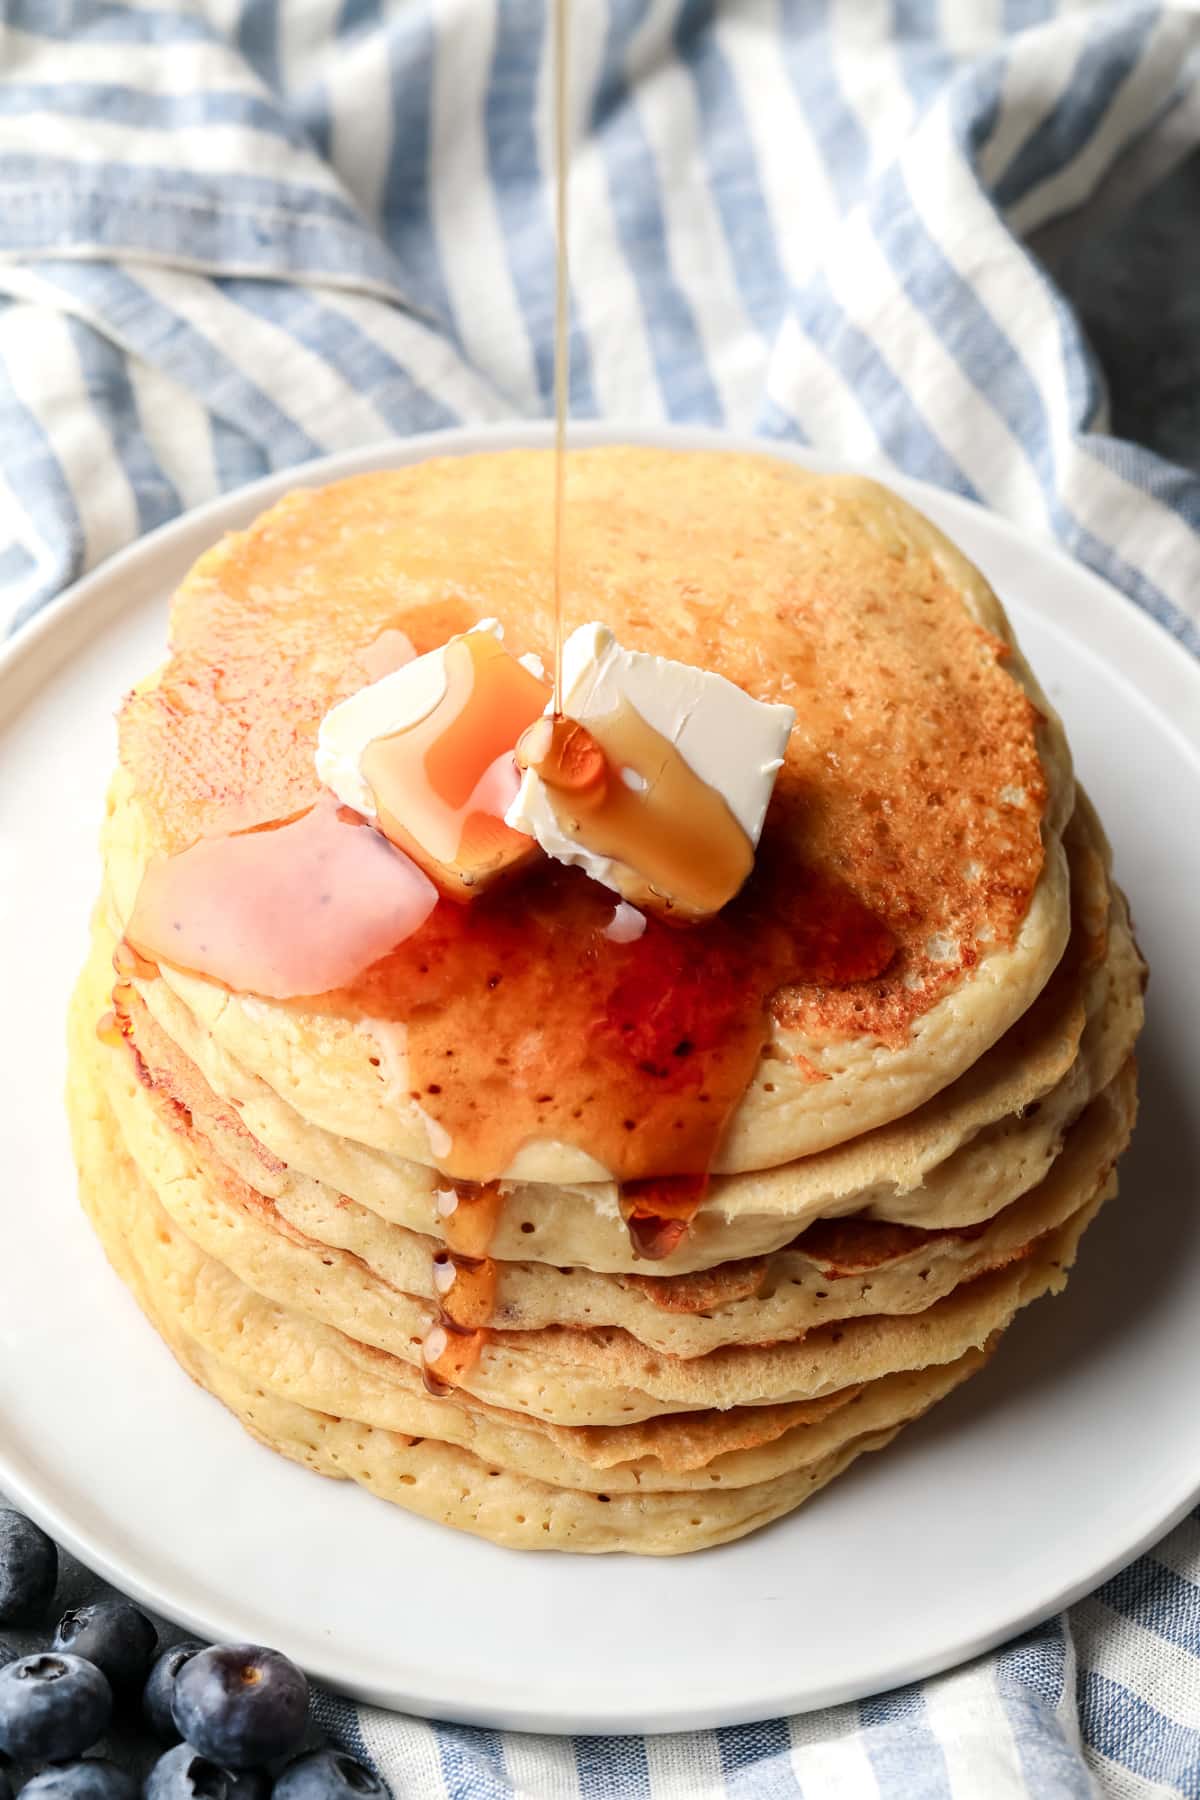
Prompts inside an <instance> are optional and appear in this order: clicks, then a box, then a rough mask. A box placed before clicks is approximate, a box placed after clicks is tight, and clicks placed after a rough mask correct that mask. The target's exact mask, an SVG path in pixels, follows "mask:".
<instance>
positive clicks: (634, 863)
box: [517, 700, 754, 922]
mask: <svg viewBox="0 0 1200 1800" xmlns="http://www.w3.org/2000/svg"><path fill="white" fill-rule="evenodd" d="M517 761H518V762H519V763H520V764H521V765H522V766H523V767H525V768H530V769H533V770H535V771H536V772H537V774H538V775H539V776H540V777H541V780H542V783H543V786H544V787H545V790H546V794H547V796H548V798H549V801H550V805H551V806H552V807H553V809H554V812H555V815H556V817H557V820H558V824H559V827H560V829H561V830H562V832H563V833H564V835H565V836H567V837H573V838H577V839H580V840H582V841H585V842H586V844H587V847H588V849H589V850H591V851H592V852H593V853H594V854H597V855H600V856H604V857H607V858H609V859H610V860H611V862H612V863H613V864H614V865H615V872H614V875H613V877H612V879H613V880H614V882H615V883H616V885H618V886H619V888H620V891H621V893H622V894H623V895H624V897H625V898H626V899H627V900H631V901H632V902H633V903H634V905H635V906H644V907H649V908H650V909H651V910H653V911H657V912H669V913H673V914H674V915H675V917H676V919H677V920H679V921H680V922H684V921H687V920H694V919H706V918H709V917H710V916H711V915H712V914H713V913H717V912H720V910H721V908H722V907H723V906H725V905H727V904H728V902H729V901H730V900H732V899H733V896H734V895H735V894H736V893H737V891H738V889H739V888H740V887H741V886H742V885H743V883H744V882H745V881H746V878H747V877H748V875H749V874H750V871H751V869H752V868H753V867H754V846H753V844H752V843H751V842H750V839H749V838H748V837H747V835H746V833H745V831H743V829H742V827H741V825H740V824H739V822H738V820H737V819H736V818H735V817H734V815H733V813H732V812H731V811H730V809H729V806H728V804H727V802H726V800H725V798H724V796H723V795H722V794H720V793H719V792H718V791H717V789H716V788H714V787H710V786H709V784H708V783H707V782H706V781H702V780H701V778H700V776H699V775H697V774H696V772H695V770H694V769H693V768H692V767H691V765H690V764H689V763H688V762H687V761H686V760H685V758H684V757H683V756H681V755H680V753H679V751H678V749H677V748H676V746H675V745H674V744H673V743H671V741H670V739H669V738H665V737H664V736H663V735H662V733H661V732H659V731H656V730H655V729H654V727H653V726H652V725H650V724H648V723H647V721H646V720H645V719H644V718H643V717H642V715H641V714H640V713H639V712H638V711H637V710H636V708H634V707H633V706H631V705H630V704H629V702H628V701H627V700H623V701H622V702H621V703H620V705H618V706H617V707H615V708H614V709H613V711H612V712H610V713H607V714H606V715H605V716H604V717H602V718H597V719H592V720H590V721H589V723H588V725H587V726H586V727H585V726H583V725H580V724H578V723H577V721H575V720H574V719H568V718H564V717H562V716H561V715H560V716H558V717H556V718H555V719H553V720H550V719H539V720H538V721H537V723H536V724H534V725H531V726H530V727H529V729H528V730H527V731H526V732H525V734H524V736H523V737H522V738H521V740H520V742H519V744H518V745H517ZM668 896H669V898H667V897H668Z"/></svg>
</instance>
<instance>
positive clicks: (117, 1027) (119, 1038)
mask: <svg viewBox="0 0 1200 1800" xmlns="http://www.w3.org/2000/svg"><path fill="white" fill-rule="evenodd" d="M96 1036H97V1037H98V1038H99V1039H100V1042H101V1043H102V1044H108V1045H109V1046H110V1047H111V1048H112V1049H114V1050H115V1049H117V1048H118V1047H119V1046H120V1045H121V1044H123V1043H124V1042H125V1040H126V1038H127V1037H128V1036H129V1032H128V1030H127V1029H126V1022H125V1020H123V1019H122V1018H120V1017H119V1016H118V1014H117V1013H116V1011H115V1010H114V1009H113V1008H112V1007H110V1008H109V1009H108V1011H107V1012H103V1013H101V1015H100V1017H99V1018H98V1019H97V1021H96Z"/></svg>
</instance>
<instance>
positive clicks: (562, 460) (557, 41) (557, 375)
mask: <svg viewBox="0 0 1200 1800" xmlns="http://www.w3.org/2000/svg"><path fill="white" fill-rule="evenodd" d="M569 6H570V0H555V6H554V76H555V83H554V87H555V95H554V98H555V106H554V170H555V184H554V238H555V252H556V266H555V279H554V716H555V717H556V718H557V717H559V715H560V714H561V712H562V694H563V680H562V652H563V524H564V519H563V513H564V506H565V500H566V475H567V458H566V448H567V406H568V401H569V398H570V376H571V340H570V335H569V333H568V330H567V312H568V292H569V290H568V268H567V197H568V195H567V190H568V184H569V175H570V159H571V129H570V120H569V117H568V99H569V71H570V56H569V51H570V33H569Z"/></svg>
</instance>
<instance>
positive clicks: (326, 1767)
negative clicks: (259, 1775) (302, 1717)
mask: <svg viewBox="0 0 1200 1800" xmlns="http://www.w3.org/2000/svg"><path fill="white" fill-rule="evenodd" d="M271 1800H391V1790H390V1789H389V1788H388V1785H387V1783H386V1782H385V1781H382V1780H381V1779H380V1777H379V1776H378V1775H376V1773H375V1771H374V1770H373V1769H367V1768H364V1767H363V1765H362V1763H360V1762H355V1760H354V1758H353V1757H352V1756H346V1755H345V1754H344V1752H342V1751H341V1750H329V1749H325V1750H310V1751H309V1752H308V1754H307V1755H305V1756H298V1757H297V1758H296V1760H295V1762H294V1763H289V1764H288V1766H287V1768H286V1769H285V1770H284V1771H283V1774H282V1775H281V1776H280V1777H279V1780H278V1781H277V1782H276V1783H275V1786H274V1789H273V1790H272V1794H271Z"/></svg>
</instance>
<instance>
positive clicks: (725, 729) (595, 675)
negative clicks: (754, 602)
mask: <svg viewBox="0 0 1200 1800" xmlns="http://www.w3.org/2000/svg"><path fill="white" fill-rule="evenodd" d="M622 703H625V704H627V705H629V706H631V707H633V709H634V711H635V712H637V713H639V714H640V715H641V717H642V718H643V719H644V720H645V721H646V723H647V724H648V725H651V726H653V728H654V730H655V731H657V732H658V733H659V734H660V735H661V736H662V737H664V738H666V739H667V741H668V742H669V743H671V744H674V746H675V748H676V749H677V750H678V751H679V754H680V755H681V756H682V757H683V759H684V761H685V762H686V763H687V764H688V766H689V767H690V768H691V769H692V770H693V772H694V773H695V774H697V775H698V776H699V777H700V779H701V781H703V782H706V783H707V784H708V786H709V787H711V788H715V789H716V791H717V793H719V794H720V795H721V798H722V799H723V800H724V801H725V804H726V805H727V806H728V808H729V810H730V812H731V813H732V814H733V816H734V818H735V819H736V820H737V822H738V824H739V825H740V826H741V827H742V830H743V831H744V832H745V833H746V836H747V837H748V838H749V840H750V842H751V844H757V843H758V839H759V835H760V833H761V831H762V827H763V820H764V819H765V817H766V813H767V803H768V801H769V800H770V798H771V791H772V789H773V788H774V786H775V777H776V775H777V774H778V773H779V770H780V768H781V767H782V764H783V756H784V751H785V750H786V749H787V741H788V736H789V734H790V732H791V729H792V726H793V724H794V723H795V719H796V713H795V709H794V708H793V707H790V706H780V705H776V704H771V703H768V702H767V701H763V700H755V699H753V698H752V697H751V696H750V695H749V694H747V693H746V692H745V690H744V689H742V688H740V687H737V686H735V685H734V683H733V682H732V681H726V679H725V677H724V676H723V675H716V674H714V673H713V672H712V670H710V669H696V668H693V667H692V666H691V665H690V664H688V663H679V662H672V661H670V659H669V658H667V657H665V656H650V655H647V654H645V653H644V652H642V651H639V650H626V649H623V648H622V646H621V645H620V644H618V642H617V640H616V638H615V637H614V636H613V634H612V632H611V631H610V630H609V628H608V626H607V625H602V624H600V623H599V622H598V621H593V622H592V623H591V624H589V625H581V626H579V628H578V630H576V631H573V632H572V633H571V635H570V637H569V638H568V639H567V641H566V643H565V644H564V645H563V694H562V710H563V712H564V713H565V714H566V715H567V717H568V718H570V719H574V720H575V721H576V722H577V723H578V724H580V725H585V726H586V725H589V724H591V723H598V722H600V721H602V720H603V719H604V718H605V717H606V716H608V715H609V714H611V713H615V712H616V711H617V709H618V708H619V707H620V706H621V705H622ZM551 710H552V709H551V707H549V706H548V707H547V708H546V711H547V713H549V712H550V711H551ZM631 775H632V776H634V780H633V781H630V780H629V777H630V776H631ZM622 779H624V780H625V781H626V782H627V783H628V785H629V786H630V787H631V788H634V789H635V791H636V790H637V786H638V781H639V779H640V778H639V777H638V775H637V771H636V770H631V769H625V770H622ZM504 820H505V823H506V824H507V825H511V826H512V828H513V830H514V831H525V832H528V833H529V834H530V836H532V837H535V838H536V839H537V841H538V843H539V844H540V845H541V846H542V849H543V850H544V851H545V852H546V854H547V856H553V857H554V858H556V859H557V861H559V862H564V863H571V864H574V865H576V866H577V867H579V868H582V869H584V870H586V872H587V873H588V874H589V875H590V876H591V877H592V879H593V880H594V881H599V882H601V883H602V884H603V885H604V886H605V887H612V888H618V886H619V884H618V882H617V881H616V879H615V875H616V865H615V864H614V863H613V862H612V860H611V859H610V858H608V857H605V856H601V855H597V854H596V853H594V852H593V851H591V850H589V849H588V847H587V845H586V844H585V843H583V842H582V841H581V840H580V839H579V838H575V837H568V836H567V835H566V833H565V832H564V831H563V830H562V828H561V826H560V825H559V823H558V816H557V813H556V812H555V809H554V806H553V804H552V802H551V800H550V797H549V795H548V794H547V792H546V789H545V786H544V784H543V782H542V780H541V778H540V776H539V775H537V774H536V773H535V771H534V770H532V769H526V770H525V773H524V775H523V777H522V779H521V787H520V791H519V793H518V794H517V798H516V800H515V802H514V803H513V805H512V806H510V807H509V809H508V811H507V812H506V813H505V815H504Z"/></svg>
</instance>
